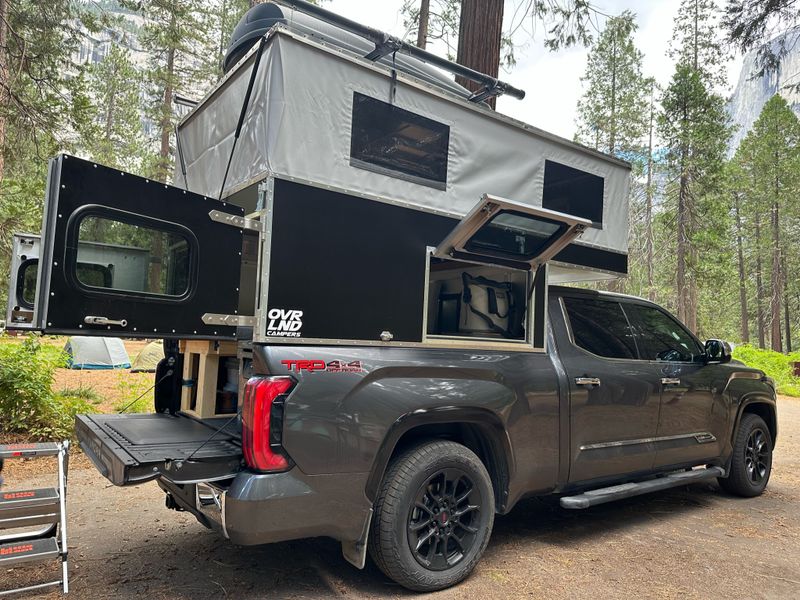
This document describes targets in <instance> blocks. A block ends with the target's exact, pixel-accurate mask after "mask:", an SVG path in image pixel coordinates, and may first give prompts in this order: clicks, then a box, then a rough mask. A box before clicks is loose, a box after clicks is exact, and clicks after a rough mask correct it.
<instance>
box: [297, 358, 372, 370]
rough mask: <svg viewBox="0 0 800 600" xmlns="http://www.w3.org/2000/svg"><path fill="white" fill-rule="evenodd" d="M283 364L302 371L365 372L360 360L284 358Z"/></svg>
mask: <svg viewBox="0 0 800 600" xmlns="http://www.w3.org/2000/svg"><path fill="white" fill-rule="evenodd" d="M281 364H282V365H285V366H286V368H287V369H288V370H289V371H295V372H297V373H300V372H301V371H308V372H309V373H314V372H315V371H326V372H328V373H363V372H364V366H363V365H362V364H361V361H360V360H352V361H346V360H332V361H329V362H327V363H326V362H325V361H324V360H282V361H281Z"/></svg>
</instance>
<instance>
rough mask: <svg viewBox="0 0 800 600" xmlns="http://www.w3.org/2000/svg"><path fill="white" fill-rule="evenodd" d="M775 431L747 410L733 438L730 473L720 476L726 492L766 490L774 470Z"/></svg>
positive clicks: (751, 493)
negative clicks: (772, 432) (771, 430)
mask: <svg viewBox="0 0 800 600" xmlns="http://www.w3.org/2000/svg"><path fill="white" fill-rule="evenodd" d="M772 445H773V440H772V434H771V432H770V430H769V427H767V424H766V423H765V422H764V419H762V418H761V417H760V416H758V415H756V414H753V413H745V414H743V415H742V418H741V420H740V421H739V428H738V429H737V430H736V434H735V435H734V439H733V456H732V457H731V464H730V468H729V471H728V476H727V477H725V478H719V479H718V481H719V485H720V487H722V489H724V490H725V491H726V492H729V493H731V494H735V495H737V496H743V497H745V498H752V497H753V496H759V495H761V494H762V493H763V492H764V489H765V488H766V487H767V483H768V482H769V476H770V474H771V473H772Z"/></svg>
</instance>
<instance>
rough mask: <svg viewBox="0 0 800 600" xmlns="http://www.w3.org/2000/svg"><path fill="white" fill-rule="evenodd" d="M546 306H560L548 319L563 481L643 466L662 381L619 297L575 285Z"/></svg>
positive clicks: (650, 449) (649, 463) (648, 458)
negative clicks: (563, 442) (559, 396)
mask: <svg viewBox="0 0 800 600" xmlns="http://www.w3.org/2000/svg"><path fill="white" fill-rule="evenodd" d="M551 307H552V310H553V311H554V312H556V313H557V311H562V314H561V315H559V314H553V318H552V322H553V330H554V333H555V336H556V341H557V344H558V352H559V357H560V358H561V361H562V362H563V364H564V369H565V370H566V372H567V378H568V382H569V406H570V413H569V415H570V416H569V421H570V469H569V481H570V482H578V481H587V480H591V479H601V478H608V477H614V476H618V475H625V474H628V473H634V472H637V471H649V470H650V469H652V467H653V457H654V455H655V450H654V446H653V438H654V437H655V435H656V431H657V428H658V411H659V402H660V397H661V385H660V383H659V381H658V379H657V378H655V375H654V373H653V368H652V366H651V365H650V364H649V363H647V362H646V361H642V360H639V355H638V352H637V347H636V342H635V339H634V333H633V330H632V328H631V326H630V323H629V322H628V319H627V318H626V316H625V313H624V312H623V309H622V305H621V303H620V302H619V301H618V299H616V298H613V297H609V298H602V297H601V296H598V295H596V294H580V293H578V292H576V293H575V294H574V295H572V294H569V295H568V294H563V295H562V296H561V298H559V301H558V302H555V301H551ZM654 378H655V380H654Z"/></svg>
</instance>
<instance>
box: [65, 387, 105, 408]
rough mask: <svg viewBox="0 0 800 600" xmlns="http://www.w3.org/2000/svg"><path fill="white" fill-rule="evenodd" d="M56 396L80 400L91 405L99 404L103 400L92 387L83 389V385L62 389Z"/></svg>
mask: <svg viewBox="0 0 800 600" xmlns="http://www.w3.org/2000/svg"><path fill="white" fill-rule="evenodd" d="M57 395H58V396H61V397H63V398H82V399H83V400H88V401H90V402H91V403H92V404H100V402H102V400H103V399H102V398H101V397H100V394H98V393H97V392H96V391H95V389H94V388H93V387H85V386H83V385H79V386H77V387H74V388H70V387H67V388H63V389H61V390H59V391H58V392H57Z"/></svg>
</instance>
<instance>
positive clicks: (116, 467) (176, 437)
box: [75, 414, 242, 486]
mask: <svg viewBox="0 0 800 600" xmlns="http://www.w3.org/2000/svg"><path fill="white" fill-rule="evenodd" d="M75 432H76V434H77V436H78V440H79V441H80V443H81V448H83V450H84V452H86V455H87V456H88V457H89V458H90V459H91V460H92V462H93V463H94V464H95V466H96V467H97V469H98V470H99V471H100V473H101V474H102V475H103V476H104V477H106V478H107V479H108V480H109V481H111V483H113V484H114V485H119V486H124V485H136V484H139V483H144V482H146V481H151V480H153V479H157V478H159V477H164V478H165V479H168V480H169V481H171V482H173V483H177V484H189V483H197V482H201V481H203V482H208V481H219V480H222V479H228V478H230V477H233V476H234V475H235V474H236V473H238V472H239V470H240V469H241V465H242V449H241V436H240V433H239V429H238V424H237V423H236V422H235V421H232V420H231V419H204V420H202V421H200V420H195V419H192V418H190V417H188V416H185V415H180V414H178V415H176V416H172V415H167V414H132V415H78V416H77V417H76V420H75Z"/></svg>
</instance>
